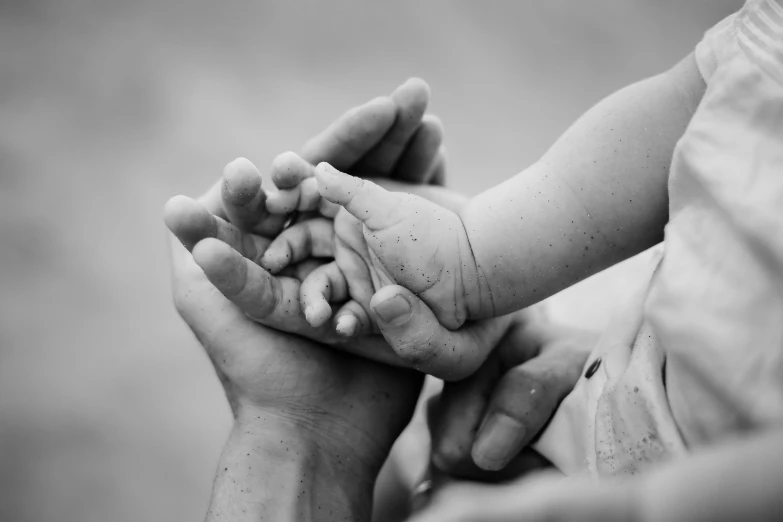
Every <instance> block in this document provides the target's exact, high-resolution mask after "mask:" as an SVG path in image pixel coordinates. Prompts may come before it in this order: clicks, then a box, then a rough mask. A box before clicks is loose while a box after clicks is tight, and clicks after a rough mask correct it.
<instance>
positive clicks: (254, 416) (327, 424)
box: [167, 82, 442, 520]
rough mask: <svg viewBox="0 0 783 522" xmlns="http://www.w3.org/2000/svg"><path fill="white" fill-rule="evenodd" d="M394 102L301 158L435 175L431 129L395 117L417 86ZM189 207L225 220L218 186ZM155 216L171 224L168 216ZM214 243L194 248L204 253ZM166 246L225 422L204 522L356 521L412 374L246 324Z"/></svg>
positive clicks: (417, 93) (363, 111)
mask: <svg viewBox="0 0 783 522" xmlns="http://www.w3.org/2000/svg"><path fill="white" fill-rule="evenodd" d="M424 94H425V96H424V97H423V99H424V104H423V105H426V97H427V93H426V91H425V93H424ZM395 95H397V96H396V100H397V101H396V102H393V101H391V99H389V98H386V99H383V100H381V101H380V102H379V101H376V102H372V103H374V104H375V105H374V106H372V107H371V111H370V112H371V113H372V114H373V115H375V116H376V117H373V118H367V117H366V115H367V114H368V110H367V106H363V107H360V108H358V109H355V110H354V111H351V112H349V113H348V114H346V115H345V116H344V117H343V118H341V119H339V120H338V121H337V122H336V123H335V124H334V125H333V126H332V127H330V129H329V130H328V131H327V132H325V133H324V134H322V135H321V136H319V137H318V138H316V139H315V140H314V141H312V142H310V143H309V144H308V145H307V146H306V147H305V150H306V151H307V154H308V157H310V158H311V159H313V161H315V160H319V161H320V160H325V161H337V162H338V163H339V162H343V164H344V165H345V164H350V163H352V162H356V161H358V160H359V159H362V161H364V162H365V164H367V165H371V166H373V168H374V169H375V172H376V173H378V174H383V173H386V174H388V173H389V172H392V170H393V169H392V168H391V167H390V166H393V165H395V164H397V163H400V164H405V165H408V168H409V170H408V171H407V173H408V174H407V175H408V176H411V177H413V176H414V175H416V176H419V179H422V178H428V177H431V176H433V175H434V176H437V169H438V168H439V167H438V161H439V158H442V156H441V155H440V153H439V147H438V146H439V142H440V138H439V136H440V133H439V127H437V125H435V126H433V125H429V124H427V122H426V121H425V122H424V123H420V122H419V121H414V122H413V123H414V125H411V121H410V120H411V117H405V115H406V114H408V115H410V114H411V113H414V117H413V120H417V119H418V120H420V118H421V113H423V112H424V108H423V107H422V103H421V100H422V96H421V84H420V83H417V82H413V83H412V84H411V83H408V84H406V85H404V86H403V87H401V88H400V89H398V91H396V92H395ZM379 107H380V108H379ZM415 114H419V116H418V117H416V116H415ZM401 115H402V116H401ZM430 121H432V120H430ZM401 125H402V126H403V127H405V129H406V130H405V132H401V131H400V130H399V129H400V126H401ZM427 129H430V130H427ZM433 129H434V131H433ZM417 144H419V145H417ZM422 144H423V145H422ZM433 144H435V146H433ZM406 147H407V148H406ZM403 152H405V153H403ZM199 201H200V203H201V204H202V205H204V206H205V207H206V208H207V209H208V210H209V211H210V212H212V213H213V214H215V215H217V216H222V217H223V218H225V217H226V215H225V212H224V209H223V208H222V205H221V198H220V193H219V187H218V188H217V189H215V188H213V189H212V190H210V191H209V192H208V193H207V194H205V195H204V196H203V197H201V198H200V199H199ZM180 217H182V216H180ZM172 218H173V219H172ZM167 221H168V222H169V224H171V223H172V222H174V223H178V220H177V216H176V215H175V216H171V215H168V216H167ZM216 242H217V240H215V239H206V240H204V241H201V242H200V246H201V247H202V248H203V250H204V252H203V253H204V254H205V256H206V257H208V255H209V251H210V250H211V249H214V248H215V247H216V246H217V245H215V244H214V243H216ZM196 246H197V247H198V246H199V245H196ZM171 248H172V273H173V274H172V276H173V283H174V284H173V291H174V301H175V304H176V307H177V310H178V311H179V313H180V315H181V316H182V317H183V319H184V320H185V321H186V322H187V323H188V325H189V326H190V328H191V329H192V330H193V332H194V333H195V335H196V337H197V338H198V339H199V341H200V342H201V344H202V345H203V346H204V348H205V350H206V352H207V354H208V355H209V357H210V359H211V361H212V362H213V364H214V366H215V370H216V372H217V373H218V376H219V377H220V380H221V382H222V383H223V386H224V389H225V391H226V395H227V397H228V399H229V402H230V404H231V407H232V410H233V412H234V415H235V418H236V422H235V426H234V429H233V430H232V434H231V437H230V439H229V443H228V444H227V446H226V449H225V450H224V454H223V456H222V457H221V466H220V468H219V471H218V475H217V477H216V482H215V489H214V494H213V500H212V506H211V510H210V516H209V517H208V518H210V519H212V518H218V517H221V516H226V517H228V518H231V519H232V520H239V519H244V518H247V519H253V518H254V517H255V519H257V518H259V517H260V518H263V517H264V516H266V517H269V516H271V517H272V518H273V519H282V517H284V516H285V515H282V513H283V512H285V511H286V510H287V511H289V512H290V511H291V510H296V512H297V513H298V515H291V516H292V518H293V519H296V518H298V516H299V515H302V514H303V511H302V510H308V509H309V510H310V513H311V515H310V516H312V513H314V512H315V510H316V509H318V510H326V509H328V510H329V513H330V514H331V515H332V516H334V517H336V518H340V517H342V516H346V517H347V516H349V515H350V516H351V517H357V518H361V517H362V516H364V515H366V513H367V512H368V510H369V502H370V500H369V499H371V498H372V484H373V482H374V480H375V476H376V474H377V472H378V469H379V468H380V466H381V464H382V462H383V460H384V459H385V457H386V455H387V453H388V451H389V448H390V447H391V444H392V443H393V441H394V440H395V438H396V437H397V435H398V434H399V432H400V431H401V430H402V428H403V427H404V426H405V424H406V423H407V422H408V420H409V418H410V415H411V413H412V411H413V407H414V405H415V401H416V398H417V396H418V393H419V389H420V384H421V379H422V378H421V376H420V375H418V374H416V373H415V372H411V371H408V370H401V369H398V368H393V367H390V366H384V365H380V364H376V363H373V362H370V361H368V360H364V359H359V358H356V357H352V356H350V355H346V354H343V353H340V352H337V351H333V350H328V349H325V348H324V347H323V346H322V345H319V344H316V343H313V342H311V341H307V340H305V339H303V338H301V337H297V336H294V335H290V334H285V333H281V332H278V331H275V330H271V329H269V328H266V327H264V326H262V325H260V324H258V323H257V322H255V321H253V320H251V319H250V318H249V317H248V316H247V315H246V314H245V313H244V312H243V310H242V309H241V308H239V307H237V306H235V304H233V303H232V302H231V301H230V300H229V299H226V297H224V295H222V294H221V293H220V292H219V291H218V290H217V289H216V288H215V287H214V286H213V285H212V284H211V283H210V281H209V280H208V279H207V278H206V277H205V275H204V272H203V271H202V269H201V268H200V267H199V266H198V265H197V264H196V263H195V261H194V259H193V257H192V256H191V255H190V254H189V253H188V251H187V249H185V248H183V246H182V245H181V244H180V242H179V241H176V240H174V238H172V241H171ZM321 493H323V494H321ZM302 495H304V496H302ZM297 497H301V498H300V500H299V501H297V500H295V498H297ZM278 515H280V518H278V517H277V516H278ZM289 515H290V513H289ZM303 516H304V515H303Z"/></svg>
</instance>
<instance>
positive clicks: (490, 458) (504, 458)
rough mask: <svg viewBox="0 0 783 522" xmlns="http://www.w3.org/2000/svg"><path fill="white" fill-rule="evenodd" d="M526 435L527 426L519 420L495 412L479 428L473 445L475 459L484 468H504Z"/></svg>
mask: <svg viewBox="0 0 783 522" xmlns="http://www.w3.org/2000/svg"><path fill="white" fill-rule="evenodd" d="M524 437H525V427H524V426H523V425H522V424H521V423H520V422H519V421H517V420H516V419H513V418H511V417H509V416H508V415H504V414H502V413H495V414H493V415H492V416H490V417H489V419H487V421H486V422H485V423H484V424H483V426H481V429H480V430H479V434H478V437H477V439H476V442H475V444H474V445H473V461H474V462H475V463H476V465H478V466H479V467H480V468H483V469H487V470H499V469H502V468H503V467H504V466H505V465H506V464H508V462H509V461H510V460H511V459H512V458H513V457H514V451H516V450H517V449H519V445H520V444H521V443H522V439H524Z"/></svg>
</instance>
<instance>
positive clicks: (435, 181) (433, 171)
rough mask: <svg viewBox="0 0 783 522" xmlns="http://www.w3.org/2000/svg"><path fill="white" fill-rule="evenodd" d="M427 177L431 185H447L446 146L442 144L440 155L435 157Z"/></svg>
mask: <svg viewBox="0 0 783 522" xmlns="http://www.w3.org/2000/svg"><path fill="white" fill-rule="evenodd" d="M425 179H426V180H427V182H428V183H429V184H430V185H438V186H441V187H442V186H444V185H446V148H445V147H443V146H441V148H440V150H438V156H437V157H436V158H435V162H433V164H432V166H431V167H430V170H429V171H428V172H427V175H426V176H425Z"/></svg>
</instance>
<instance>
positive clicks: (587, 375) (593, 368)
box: [585, 357, 601, 379]
mask: <svg viewBox="0 0 783 522" xmlns="http://www.w3.org/2000/svg"><path fill="white" fill-rule="evenodd" d="M600 366H601V358H600V357H599V358H598V359H596V360H595V361H593V364H591V365H590V366H588V367H587V371H586V372H585V379H589V378H590V377H592V376H593V375H594V374H595V372H597V371H598V368H599V367H600Z"/></svg>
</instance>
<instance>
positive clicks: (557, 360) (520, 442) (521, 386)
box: [471, 349, 587, 470]
mask: <svg viewBox="0 0 783 522" xmlns="http://www.w3.org/2000/svg"><path fill="white" fill-rule="evenodd" d="M586 353H587V352H586V350H575V349H562V350H553V351H547V352H545V353H542V354H541V355H539V356H538V357H534V358H532V359H530V360H529V361H527V362H524V363H523V364H519V365H517V366H515V367H513V368H512V369H511V370H509V371H508V372H506V373H505V375H503V377H502V378H501V379H500V381H499V382H497V385H496V387H495V389H494V391H493V392H492V396H491V398H490V400H489V404H488V405H487V409H486V412H485V414H484V416H483V420H482V422H481V427H480V428H479V430H478V433H477V435H476V440H475V442H474V444H473V448H472V451H471V453H472V456H473V461H474V462H475V463H476V464H477V465H478V466H479V467H480V468H482V469H486V470H498V469H502V468H504V467H505V466H506V465H507V464H508V463H509V462H510V461H511V460H512V459H513V458H514V456H515V455H517V454H518V453H519V452H520V451H521V450H522V448H524V447H526V446H527V445H528V444H530V442H531V440H532V439H533V438H534V437H535V436H536V435H538V433H539V432H540V431H541V429H543V427H544V426H545V425H546V423H547V422H548V421H549V419H550V418H551V417H552V415H553V414H554V412H555V410H556V409H557V406H558V405H559V404H560V401H562V400H563V398H565V396H566V395H568V393H570V392H571V390H572V389H573V388H574V386H575V385H576V382H577V381H578V380H579V378H580V375H581V369H582V367H583V365H584V361H585V358H586Z"/></svg>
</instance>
